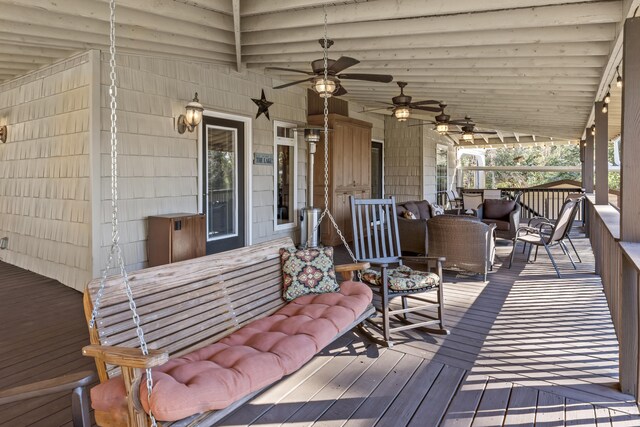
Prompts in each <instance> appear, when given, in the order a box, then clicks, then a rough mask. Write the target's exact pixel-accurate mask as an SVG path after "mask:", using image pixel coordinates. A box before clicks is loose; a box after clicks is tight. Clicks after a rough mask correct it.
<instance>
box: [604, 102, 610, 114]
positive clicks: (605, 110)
mask: <svg viewBox="0 0 640 427" xmlns="http://www.w3.org/2000/svg"><path fill="white" fill-rule="evenodd" d="M607 105H609V104H607V103H606V102H605V103H604V104H602V112H603V113H604V114H607V111H609V108H607Z"/></svg>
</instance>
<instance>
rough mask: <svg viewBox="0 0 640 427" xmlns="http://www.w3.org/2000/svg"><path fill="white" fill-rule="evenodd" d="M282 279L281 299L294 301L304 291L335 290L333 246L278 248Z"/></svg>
mask: <svg viewBox="0 0 640 427" xmlns="http://www.w3.org/2000/svg"><path fill="white" fill-rule="evenodd" d="M280 262H281V263H282V276H283V279H284V291H283V295H282V296H283V298H284V299H285V300H287V301H291V300H294V299H296V298H298V297H300V296H302V295H307V294H324V293H328V292H338V291H339V290H340V286H339V285H338V282H337V281H336V273H335V270H334V269H333V248H332V247H326V248H319V249H297V248H294V247H292V248H281V249H280Z"/></svg>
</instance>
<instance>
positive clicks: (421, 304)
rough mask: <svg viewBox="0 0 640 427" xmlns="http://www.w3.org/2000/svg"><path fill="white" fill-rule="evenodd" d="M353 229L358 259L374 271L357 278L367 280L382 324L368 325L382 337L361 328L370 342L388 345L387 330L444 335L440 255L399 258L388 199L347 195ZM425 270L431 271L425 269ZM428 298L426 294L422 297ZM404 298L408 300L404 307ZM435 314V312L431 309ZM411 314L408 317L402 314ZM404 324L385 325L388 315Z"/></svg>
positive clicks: (393, 207) (395, 223) (395, 221)
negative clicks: (397, 301) (377, 302)
mask: <svg viewBox="0 0 640 427" xmlns="http://www.w3.org/2000/svg"><path fill="white" fill-rule="evenodd" d="M349 202H350V205H351V219H352V227H353V245H354V247H355V248H354V249H355V256H356V259H357V261H358V262H368V263H370V264H371V265H372V266H374V267H376V268H378V269H379V270H366V271H365V272H364V273H363V274H362V281H363V282H365V283H367V284H368V285H369V286H370V287H371V290H372V291H373V293H374V294H375V295H377V296H378V297H379V298H380V306H379V307H376V308H377V309H378V310H379V311H380V312H381V314H382V325H381V326H380V325H378V324H377V323H371V326H373V327H375V328H376V329H379V332H380V333H381V334H382V339H380V338H378V337H377V336H376V335H377V334H376V335H372V334H368V333H367V331H366V330H363V332H365V333H367V335H368V336H369V337H370V338H371V339H373V340H374V341H376V342H378V343H380V344H382V345H386V346H388V347H391V346H392V345H393V341H392V340H391V334H392V333H393V332H396V331H404V330H407V329H413V328H421V329H423V330H426V331H427V332H431V333H436V334H448V333H449V331H448V330H447V329H446V328H445V326H444V296H443V292H442V288H443V277H442V262H443V261H444V260H443V259H441V258H433V257H425V256H412V257H404V256H401V255H400V254H401V252H400V234H399V232H398V217H397V215H395V212H396V203H395V199H394V198H393V197H390V198H388V199H356V198H354V197H353V196H350V197H349ZM405 262H408V263H411V264H418V265H421V266H422V268H420V270H413V269H412V268H409V267H407V266H406V265H403V263H405ZM430 270H431V271H430ZM429 296H431V297H432V298H428V297H429ZM394 298H399V299H400V302H401V304H402V307H401V308H393V309H392V308H391V306H390V303H391V300H392V299H394ZM409 300H410V301H412V302H413V304H412V307H409ZM434 312H435V313H434ZM408 314H411V318H410V317H409V316H407V315H408ZM392 316H393V317H394V318H396V319H398V320H400V321H401V322H403V323H404V325H402V326H393V327H392V326H391V324H390V320H391V317H392Z"/></svg>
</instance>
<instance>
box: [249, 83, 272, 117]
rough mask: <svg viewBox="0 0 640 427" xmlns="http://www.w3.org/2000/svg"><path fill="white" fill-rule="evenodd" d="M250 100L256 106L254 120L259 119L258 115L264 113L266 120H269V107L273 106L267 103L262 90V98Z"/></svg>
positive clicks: (269, 102)
mask: <svg viewBox="0 0 640 427" xmlns="http://www.w3.org/2000/svg"><path fill="white" fill-rule="evenodd" d="M251 100H252V101H253V102H254V103H255V104H256V105H257V106H258V112H257V113H256V119H257V118H258V117H260V114H263V113H264V116H265V117H266V118H267V120H271V119H270V118H269V107H271V106H272V105H273V102H271V101H267V98H266V97H265V96H264V89H262V97H261V98H260V99H255V98H251Z"/></svg>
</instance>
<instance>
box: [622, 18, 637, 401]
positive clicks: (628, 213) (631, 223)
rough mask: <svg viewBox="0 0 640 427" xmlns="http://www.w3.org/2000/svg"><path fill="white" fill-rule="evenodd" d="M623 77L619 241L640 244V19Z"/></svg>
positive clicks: (632, 298) (629, 26)
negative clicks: (639, 191) (639, 187)
mask: <svg viewBox="0 0 640 427" xmlns="http://www.w3.org/2000/svg"><path fill="white" fill-rule="evenodd" d="M622 55H623V58H624V61H623V68H622V75H623V76H624V77H623V78H624V82H623V86H622V147H623V148H622V150H623V153H622V164H621V171H620V176H621V185H620V188H621V200H620V240H621V241H623V242H640V221H638V217H639V213H640V196H638V185H640V168H639V167H638V165H639V164H640V17H638V18H629V19H627V20H626V22H625V24H624V42H623V45H622ZM616 262H622V277H621V279H622V299H623V301H626V302H627V303H626V304H624V305H623V309H622V325H623V326H622V327H623V334H622V335H621V339H620V385H621V387H622V391H624V392H627V393H632V394H633V395H634V396H635V397H636V401H638V397H639V394H640V393H639V390H638V384H639V381H638V373H639V369H638V365H639V363H640V361H639V359H638V338H639V337H638V305H639V302H638V289H637V288H638V278H637V272H636V271H635V269H634V267H633V266H632V265H630V264H631V263H630V262H628V260H626V259H625V260H624V261H620V260H616Z"/></svg>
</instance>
